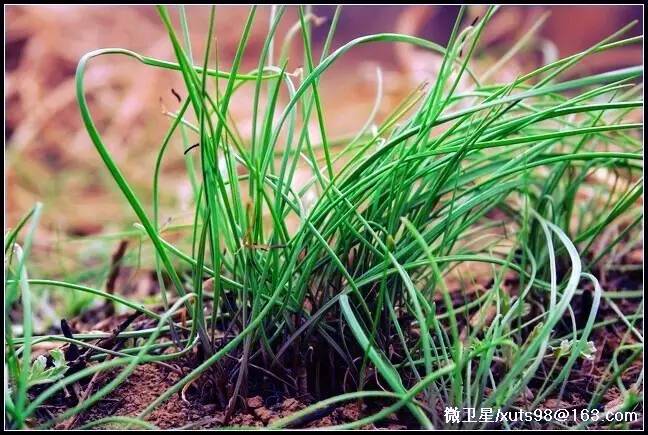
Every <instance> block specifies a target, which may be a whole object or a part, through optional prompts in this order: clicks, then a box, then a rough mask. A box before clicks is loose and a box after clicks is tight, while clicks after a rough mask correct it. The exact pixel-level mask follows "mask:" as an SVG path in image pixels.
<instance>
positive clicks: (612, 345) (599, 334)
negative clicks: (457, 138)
mask: <svg viewBox="0 0 648 435" xmlns="http://www.w3.org/2000/svg"><path fill="white" fill-rule="evenodd" d="M633 256H634V257H633ZM635 257H637V255H636V253H635V252H634V251H633V252H632V253H631V254H628V258H625V259H624V264H626V265H633V264H635V265H636V264H640V263H638V261H637V258H639V259H642V257H641V256H640V257H637V258H635ZM601 272H602V271H599V275H601V276H602V278H603V279H602V280H601V284H602V286H603V288H604V289H605V290H613V289H617V290H626V289H627V290H633V289H637V288H642V287H641V286H642V276H641V271H640V270H637V271H624V272H623V273H620V272H617V271H611V272H610V271H608V272H607V273H601ZM509 281H510V282H509ZM483 284H484V286H485V288H488V283H483ZM507 285H508V286H509V287H510V291H511V292H514V291H515V287H516V282H515V280H514V279H513V278H511V279H510V280H508V279H507ZM484 286H481V285H480V286H479V288H477V289H475V290H474V291H475V292H476V293H480V292H481V291H483V290H484ZM584 290H585V291H583V293H582V294H581V295H579V296H577V298H580V299H575V301H574V307H575V310H574V314H575V317H576V321H577V323H580V322H581V321H582V322H583V323H584V322H585V321H586V318H587V313H588V312H589V307H590V306H591V303H592V302H591V291H590V290H591V289H588V288H587V287H584ZM453 295H454V296H455V297H466V295H465V294H464V295H460V292H453ZM617 303H618V304H619V306H621V308H622V310H623V311H624V312H626V313H630V312H634V311H636V310H637V309H638V308H639V307H638V305H637V304H638V301H637V300H636V299H635V300H623V299H619V300H617ZM106 308H107V307H101V308H99V309H97V310H95V311H94V312H93V311H92V310H90V311H88V312H86V313H84V314H83V315H82V316H79V317H77V318H75V319H71V320H70V322H69V325H68V322H63V323H64V324H65V327H67V328H71V329H72V330H73V332H74V333H77V332H79V331H104V332H110V333H112V334H113V335H112V336H111V338H109V339H105V340H111V339H112V341H105V342H100V343H99V345H100V346H102V347H106V346H107V345H109V346H111V347H113V346H118V345H119V340H118V339H116V335H117V334H118V333H119V332H120V331H122V330H124V329H125V328H127V327H129V328H131V329H135V330H136V329H141V328H148V327H152V326H153V324H152V323H151V322H154V321H152V320H151V319H148V318H146V317H144V316H136V315H132V314H130V315H129V314H121V315H115V314H111V313H110V310H107V309H106ZM160 310H162V309H161V308H160ZM178 315H179V316H181V317H182V313H179V314H178ZM617 316H618V315H617V313H616V312H615V311H614V310H613V309H612V308H611V307H610V306H609V305H608V304H607V303H606V302H605V301H602V302H601V306H600V309H599V313H598V316H597V318H598V320H599V321H600V320H604V319H606V318H614V317H617ZM176 320H179V319H176ZM467 321H468V320H467V319H465V321H464V322H463V323H465V322H467ZM463 323H462V326H463ZM471 323H472V321H471ZM62 326H63V325H62ZM472 326H473V327H474V325H472ZM579 326H580V327H582V325H579ZM636 326H637V328H639V329H641V324H638V325H636ZM570 328H571V326H566V327H565V330H564V331H562V332H561V331H557V333H565V334H566V333H568V331H569V330H570ZM558 329H560V328H558ZM626 331H627V329H626V328H625V326H624V325H622V324H620V323H612V324H610V325H608V326H606V327H602V328H596V329H595V330H594V331H593V333H592V335H591V337H590V340H592V341H593V342H594V344H595V347H596V352H595V355H594V358H593V359H592V360H587V359H583V360H580V359H579V360H577V362H576V363H575V364H574V366H573V367H572V371H571V374H570V379H569V382H568V383H566V384H565V388H564V390H563V392H562V394H561V395H558V392H556V394H555V395H554V394H552V395H551V396H549V397H547V398H546V399H545V400H544V402H543V403H542V404H541V408H548V409H558V408H562V409H582V408H583V407H584V406H586V405H587V403H588V402H589V400H590V399H591V397H592V395H593V394H594V392H595V390H596V386H597V385H598V384H599V383H600V382H601V381H602V380H603V379H605V378H606V377H607V376H609V373H607V372H606V369H607V367H608V366H609V364H610V361H611V358H612V355H613V353H614V350H615V349H617V348H618V347H619V345H620V344H621V341H622V340H625V343H632V342H633V340H634V337H633V336H632V335H630V337H627V336H626V337H625V338H624V334H625V332H626ZM411 332H412V333H415V332H416V331H411ZM113 348H114V347H113ZM69 350H70V349H69V347H67V348H66V352H69ZM324 351H325V349H322V348H320V349H319V350H317V351H316V354H318V355H324V353H322V352H324ZM66 355H67V354H66ZM200 360H201V356H200V354H199V353H197V354H195V355H190V356H189V357H187V358H186V359H184V360H176V361H172V362H170V363H168V364H144V365H141V366H138V367H137V368H136V369H135V370H134V372H133V373H132V374H131V375H130V376H129V377H128V378H127V379H126V380H125V381H124V382H122V383H121V384H120V385H119V386H118V387H117V388H116V389H115V390H114V391H113V392H111V393H110V394H109V395H108V396H106V397H104V398H103V399H102V400H100V401H98V402H97V403H96V404H94V405H93V406H91V407H89V408H88V409H87V410H86V411H84V412H83V413H81V414H79V415H78V416H76V418H75V419H73V420H66V421H63V422H60V423H59V424H58V425H57V426H56V429H74V428H79V427H81V426H83V425H84V424H86V423H89V422H91V421H94V420H98V419H101V418H104V417H109V416H130V417H136V416H138V415H139V414H140V413H141V412H142V411H143V410H144V409H145V408H146V407H147V406H148V405H149V404H150V403H151V402H153V401H154V400H155V399H156V398H158V397H159V396H160V395H162V394H163V393H164V392H165V391H166V390H168V389H169V388H170V387H172V386H173V385H175V384H176V383H177V382H178V381H179V380H180V379H181V377H182V376H184V374H186V373H188V372H190V371H191V370H192V369H193V368H194V367H196V365H197V364H198V363H199V361H200ZM553 362H554V361H553V358H551V357H549V358H547V360H546V362H545V365H546V367H545V370H547V369H548V368H549V367H550V366H551V365H552V364H553ZM333 366H342V365H341V364H340V362H339V361H337V362H334V363H333ZM642 367H643V360H642V359H641V358H639V359H638V360H636V361H634V362H633V364H631V365H630V366H629V367H628V368H627V369H626V370H625V372H624V373H623V375H622V380H623V381H624V383H625V384H626V387H628V386H630V385H631V384H632V383H633V382H634V381H635V380H636V379H637V376H638V374H639V372H640V371H641V370H642ZM304 370H305V371H307V372H309V373H308V374H310V371H311V367H305V368H304ZM502 370H505V367H504V366H501V367H500V366H499V365H495V366H494V367H493V371H494V374H495V376H497V374H498V372H500V371H502ZM540 370H542V368H541V369H540ZM117 373H118V371H117V370H115V371H114V372H109V373H106V374H102V375H100V376H98V378H97V379H95V380H94V381H90V380H85V381H83V382H81V383H80V385H76V386H75V388H74V392H76V393H77V394H76V396H77V397H81V396H79V394H78V393H79V391H81V392H82V391H85V390H90V391H92V392H94V391H97V390H98V389H99V388H101V386H102V385H105V384H107V383H108V382H110V380H111V379H113V378H114V376H116V375H117ZM321 375H322V372H320V376H321ZM249 376H250V378H249V381H250V384H252V385H254V387H252V388H251V390H250V393H249V397H247V398H241V400H239V402H238V403H237V405H238V406H237V407H236V408H235V411H234V412H233V413H232V415H231V416H229V417H228V416H226V414H225V411H224V407H223V406H222V405H220V406H219V405H217V404H216V403H217V402H218V400H216V399H215V398H214V397H212V396H213V393H212V392H211V391H210V390H211V383H210V382H209V381H206V382H205V381H201V379H202V378H199V381H198V382H195V383H194V384H191V386H190V387H189V388H187V389H186V390H185V391H184V393H183V394H180V393H178V394H175V395H173V396H172V397H170V398H169V399H168V400H167V401H166V402H165V403H163V404H162V405H160V406H159V407H158V408H157V409H156V410H155V411H153V412H152V413H151V414H150V415H149V416H148V417H147V421H148V422H149V423H151V424H153V425H155V426H157V427H159V428H161V429H180V428H182V429H189V428H193V429H209V428H221V427H256V428H262V427H265V426H267V425H269V424H271V423H273V422H275V421H276V420H278V419H280V418H282V417H285V416H288V415H290V414H293V413H294V412H296V411H298V410H300V409H303V408H305V407H306V406H308V405H310V404H312V403H314V402H316V401H317V400H316V399H314V398H313V397H312V396H311V395H310V394H303V395H301V396H299V397H290V396H289V395H287V394H286V392H285V391H280V389H278V388H274V387H272V386H270V385H269V384H267V382H266V381H265V380H262V379H261V378H265V377H264V376H263V375H262V374H260V372H258V371H254V370H253V371H251V372H250V375H249ZM324 376H325V377H326V380H325V381H321V384H323V385H328V386H327V388H333V389H332V390H331V391H328V389H326V390H325V391H320V399H323V398H325V397H329V396H331V395H335V394H339V393H341V392H342V391H337V390H335V387H331V386H335V385H339V381H337V380H336V379H339V378H340V377H341V376H340V373H335V372H331V373H326V374H325V375H324ZM336 376H337V378H336ZM309 378H311V379H312V377H310V376H309ZM90 382H93V384H92V385H90ZM542 384H543V379H540V378H538V379H536V380H534V381H532V382H530V383H529V386H528V388H527V392H526V394H523V395H522V396H521V397H520V398H519V399H518V400H517V401H516V402H515V403H514V405H516V406H519V407H521V408H522V409H525V408H528V406H529V405H530V404H531V403H532V402H533V400H534V397H535V391H536V389H538V388H542ZM318 386H319V384H318ZM303 389H304V391H306V392H307V391H314V389H313V388H312V386H311V385H309V384H308V383H306V384H305V386H304V388H303ZM35 393H36V392H35ZM73 396H74V394H73ZM621 398H622V395H621V393H620V391H619V390H618V388H617V387H614V386H612V387H611V388H610V389H609V390H608V391H607V392H606V393H605V394H604V395H603V397H602V399H601V404H600V410H608V409H611V408H613V407H615V406H616V405H618V403H619V401H620V400H621ZM75 404H76V400H71V399H70V394H69V392H67V393H66V394H63V393H61V394H59V395H58V396H57V397H55V398H53V399H52V400H50V401H49V402H48V403H47V404H46V405H45V406H43V407H42V409H40V410H39V412H38V420H39V423H44V422H45V421H48V420H50V419H52V418H53V417H55V416H56V415H58V414H60V413H62V412H64V411H65V410H66V409H68V408H69V407H71V406H74V405H75ZM383 406H385V404H381V403H370V402H364V403H361V402H349V403H345V404H343V405H341V406H338V407H330V408H328V409H323V410H321V411H319V412H318V413H317V414H314V415H311V416H309V417H307V419H304V420H301V421H298V422H296V423H294V424H293V425H292V426H291V427H294V428H318V427H327V426H333V425H340V424H344V423H348V422H354V421H357V420H359V419H361V418H362V417H365V416H368V415H371V414H374V413H375V412H377V411H378V410H380V409H381V408H382V407H383ZM638 424H641V422H638ZM416 427H417V425H416V422H414V421H412V419H411V417H410V416H409V414H408V413H407V412H405V411H403V412H402V413H399V414H395V415H392V416H390V417H388V418H386V419H384V420H383V421H381V422H379V423H377V424H376V426H374V425H370V426H368V427H366V428H365V429H405V428H416ZM591 427H594V426H591ZM95 428H97V427H95ZM98 428H102V429H111V425H110V424H107V425H104V426H101V427H98ZM114 428H116V427H114Z"/></svg>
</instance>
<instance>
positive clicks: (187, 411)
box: [55, 364, 407, 429]
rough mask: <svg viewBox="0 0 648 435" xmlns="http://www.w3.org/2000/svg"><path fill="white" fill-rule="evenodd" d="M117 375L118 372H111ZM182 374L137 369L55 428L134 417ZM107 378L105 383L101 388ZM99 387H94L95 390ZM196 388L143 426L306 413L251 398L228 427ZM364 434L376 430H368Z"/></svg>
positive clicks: (315, 422)
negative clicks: (98, 399) (75, 417)
mask: <svg viewBox="0 0 648 435" xmlns="http://www.w3.org/2000/svg"><path fill="white" fill-rule="evenodd" d="M115 374H116V373H115ZM179 378H180V374H179V373H178V372H177V371H175V370H172V369H170V368H168V367H164V366H161V365H157V364H143V365H141V366H138V367H137V368H136V369H135V371H134V372H133V374H132V375H131V376H129V377H128V378H127V380H126V381H124V382H123V383H122V384H121V385H120V386H119V387H117V388H116V389H115V390H114V391H113V392H112V393H111V394H110V395H109V396H108V397H105V398H103V399H102V400H100V401H99V402H97V403H96V404H95V405H93V406H92V407H90V408H89V409H88V410H86V411H85V412H83V413H82V414H80V415H79V416H78V417H77V419H76V420H75V422H74V425H72V426H69V423H68V422H67V421H66V422H62V423H59V424H58V425H57V426H56V427H55V428H56V429H66V428H70V429H74V428H78V427H81V426H83V425H84V424H86V423H88V422H91V421H94V420H98V419H101V418H104V417H109V416H131V417H135V416H137V415H138V414H139V413H140V412H142V411H143V410H144V409H145V408H146V407H147V406H148V405H149V404H150V403H151V402H152V401H154V400H155V399H156V398H158V397H159V396H160V395H161V394H162V393H163V392H164V391H165V390H167V389H168V388H170V387H171V386H173V385H174V384H175V383H176V382H177V381H178V380H179ZM108 381H109V379H105V381H104V383H106V382H108ZM99 387H100V385H97V388H99ZM198 395H199V392H197V391H195V388H192V389H190V391H189V392H187V394H186V395H185V397H184V398H183V397H182V395H181V394H176V395H173V396H172V397H171V398H169V400H167V401H166V402H165V403H164V404H162V405H160V406H159V407H158V408H157V409H156V410H155V411H154V412H152V413H151V414H150V415H149V416H148V418H147V421H148V422H149V423H151V424H153V425H155V426H157V427H158V428H160V429H180V428H182V429H209V428H219V427H224V426H228V427H256V428H261V427H264V426H267V425H269V424H271V423H273V422H275V421H276V420H278V419H280V418H282V417H285V416H288V415H290V414H293V413H294V412H296V411H299V410H300V409H303V408H305V407H306V406H307V405H308V403H305V402H304V401H301V400H298V399H295V398H284V399H283V400H280V401H279V402H277V403H275V404H274V405H267V402H268V398H266V399H264V398H262V397H261V396H253V397H249V398H247V399H246V400H245V407H244V408H242V409H239V410H238V411H237V412H236V413H234V414H233V415H232V417H231V418H230V419H229V420H228V421H227V422H226V421H225V413H224V412H223V411H222V410H218V409H217V407H216V405H214V404H206V403H202V402H201V400H200V398H199V397H198ZM365 409H366V406H362V405H361V404H359V403H355V402H354V403H348V404H345V405H342V406H339V407H334V408H332V409H327V410H324V412H320V413H319V415H318V416H317V418H314V419H309V420H308V421H302V422H300V423H297V424H295V425H293V427H302V428H315V427H323V426H332V425H338V424H343V423H348V422H352V421H356V420H358V419H360V418H361V417H363V416H364V412H363V410H365ZM115 428H116V427H112V425H111V424H106V425H103V426H98V427H94V429H115ZM384 428H386V429H404V428H407V425H406V424H403V423H400V422H399V418H398V416H393V417H392V418H389V419H387V422H386V423H385V425H384ZM365 429H376V427H375V426H373V425H369V426H367V427H365Z"/></svg>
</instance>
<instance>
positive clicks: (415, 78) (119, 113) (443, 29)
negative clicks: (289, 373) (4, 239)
mask: <svg viewBox="0 0 648 435" xmlns="http://www.w3.org/2000/svg"><path fill="white" fill-rule="evenodd" d="M333 11H334V7H332V6H315V7H314V8H313V13H314V14H315V15H317V16H321V17H327V18H330V17H331V16H332V15H333ZM457 11H458V8H457V7H455V6H382V5H381V6H348V7H344V8H343V11H342V15H341V19H340V22H339V26H338V31H337V33H336V37H335V39H334V42H333V46H334V48H336V47H339V46H340V45H341V44H343V43H344V42H346V41H348V40H350V39H352V38H355V37H358V36H360V35H364V34H369V33H378V32H401V33H408V34H413V35H417V36H421V37H425V38H428V39H431V40H433V41H435V42H438V43H441V44H444V43H445V42H446V41H447V39H448V35H449V32H450V30H451V27H452V25H453V22H454V18H455V17H456V14H457ZM247 12H248V8H247V7H243V6H222V7H217V9H216V35H217V38H216V40H217V44H218V50H219V58H220V61H221V67H222V68H225V67H226V66H227V64H228V62H229V61H231V58H232V56H233V53H234V50H235V48H236V44H237V43H238V38H239V36H240V33H241V29H242V25H243V22H244V20H245V18H246V16H247ZM547 12H548V13H549V15H548V16H546V17H544V14H545V13H547ZM187 13H188V19H189V23H190V27H191V35H192V41H193V44H194V53H200V55H199V56H200V57H202V49H203V48H202V47H203V45H204V42H205V41H204V35H205V33H206V29H207V25H208V16H209V9H208V7H205V6H191V7H188V8H187ZM269 13H270V9H269V7H265V6H264V7H260V8H259V11H258V13H257V17H256V21H255V25H254V28H253V31H252V36H251V44H250V46H249V48H248V50H247V51H246V55H245V57H244V69H252V68H254V67H255V66H256V62H257V59H256V58H255V56H256V54H258V52H259V49H260V46H261V44H262V42H263V37H264V35H265V32H266V31H267V26H268V20H269ZM482 13H483V7H482V6H471V7H469V9H468V13H467V17H466V20H467V21H468V20H471V19H472V18H474V17H476V16H479V15H480V14H482ZM174 17H175V18H176V20H177V15H176V16H174ZM543 17H544V18H546V21H545V22H544V23H543V25H542V27H541V28H540V30H539V31H538V33H537V34H536V35H535V36H534V37H533V38H532V40H530V41H529V44H528V46H527V47H526V48H525V49H524V50H521V51H520V53H519V54H518V55H516V56H515V57H514V58H513V59H511V60H510V61H508V62H506V64H505V65H504V66H503V67H502V68H501V69H498V71H495V72H494V73H493V76H492V80H494V81H506V80H510V79H512V78H514V77H515V76H516V75H518V74H519V73H520V72H524V71H528V70H530V69H531V68H533V67H535V66H537V65H539V64H541V63H543V62H547V61H550V60H552V59H555V58H557V57H560V56H565V55H569V54H573V53H576V52H578V51H581V50H583V49H586V48H588V47H590V46H591V45H592V44H595V43H596V42H598V41H600V40H601V39H603V38H605V37H607V36H609V35H610V34H612V33H614V32H615V31H617V30H618V29H619V28H621V27H622V26H624V25H626V24H627V23H629V22H631V21H632V20H638V24H637V25H635V26H634V27H633V28H632V29H630V30H629V31H628V32H627V33H626V35H625V36H632V35H640V34H642V29H643V7H642V6H551V7H546V6H511V7H503V8H502V9H501V10H500V11H499V12H498V13H497V14H496V16H495V18H494V20H493V21H492V23H491V24H490V25H489V26H488V30H487V32H486V34H485V35H484V39H483V42H482V43H481V45H480V47H479V53H478V56H477V58H476V59H475V61H474V62H475V64H474V65H473V66H474V68H475V69H476V70H478V71H487V70H488V68H489V66H492V65H493V64H494V63H495V62H496V61H497V59H498V58H499V57H500V56H502V55H503V54H504V53H506V51H507V50H508V49H509V48H510V47H511V46H513V45H514V44H515V43H516V42H517V41H519V40H520V39H521V38H523V37H524V35H525V34H526V33H527V32H528V31H529V29H531V28H532V27H533V25H534V23H536V22H537V21H538V20H541V19H544V18H543ZM5 20H6V21H5V23H6V24H5V26H6V27H5V107H6V112H5V113H6V115H5V116H6V118H5V151H6V158H5V172H6V175H5V177H6V182H7V187H6V202H5V217H6V218H7V224H6V225H8V226H11V225H12V224H14V223H15V222H16V220H17V219H18V218H19V217H20V216H21V215H22V214H23V213H25V212H26V211H27V210H29V208H30V207H31V206H32V205H33V204H34V202H36V201H42V202H44V204H45V213H44V218H43V221H42V228H43V229H42V231H43V234H44V236H43V238H41V239H40V240H41V241H43V243H46V242H47V240H49V241H51V240H54V239H58V238H59V237H70V236H77V235H87V234H95V233H99V232H103V231H110V230H112V231H114V230H117V229H121V228H124V227H125V226H126V225H127V224H128V223H130V222H133V221H134V220H135V219H134V216H133V215H132V214H131V212H130V211H129V209H128V207H127V205H126V204H125V201H123V199H122V198H121V195H120V193H119V192H118V191H117V188H116V187H115V186H114V185H113V183H112V180H111V179H110V177H109V175H108V173H107V171H106V170H105V168H104V167H103V165H102V164H101V162H100V160H99V158H98V156H97V154H96V152H95V150H94V147H93V146H92V144H91V142H90V140H89V138H88V137H87V135H86V132H85V129H84V128H83V126H82V123H81V120H80V117H79V113H78V109H77V107H76V101H75V95H74V72H75V68H76V65H77V62H78V60H79V58H80V57H81V56H82V55H83V54H84V53H86V52H88V51H91V50H94V49H97V48H104V47H123V48H128V49H131V50H134V51H136V52H139V53H141V54H145V55H148V56H152V57H157V58H162V59H169V60H171V59H173V53H172V49H171V45H170V43H169V40H168V36H167V35H166V33H165V31H164V28H163V26H162V24H161V22H160V20H159V17H158V15H157V12H156V11H155V8H154V7H152V6H76V5H71V6H6V7H5ZM296 22H297V13H296V10H295V8H294V7H290V8H289V10H288V11H287V13H286V15H285V16H284V18H283V20H282V25H281V27H280V30H279V35H280V36H279V38H281V35H282V34H285V32H286V31H287V30H288V29H289V28H290V27H291V26H292V25H293V24H295V23H296ZM176 24H177V21H176ZM327 30H328V23H326V22H325V23H324V24H321V25H320V26H316V27H315V28H314V40H315V42H316V43H317V44H320V45H321V43H322V41H323V39H324V38H325V36H326V33H327ZM293 46H294V47H293V49H292V51H291V53H292V54H291V62H292V63H291V65H289V68H297V67H299V66H300V65H301V53H300V47H301V44H300V42H299V40H296V41H295V43H294V44H293ZM438 61H439V59H438V56H434V55H431V54H429V53H423V52H421V51H418V50H416V49H412V48H408V47H404V46H400V45H372V46H367V47H361V48H359V49H357V50H353V51H352V52H351V53H350V54H349V55H347V56H345V57H344V58H343V59H342V61H341V62H339V63H338V64H336V65H335V66H334V67H333V68H332V69H331V71H330V72H328V73H327V74H326V75H325V76H324V79H323V81H322V86H323V95H324V102H325V112H326V119H327V127H329V128H330V130H331V132H332V134H333V135H336V134H345V133H352V132H353V130H354V129H355V128H358V127H359V126H360V125H362V123H363V122H364V119H365V118H366V114H367V113H368V112H369V111H370V109H371V105H372V103H373V98H374V94H375V87H376V79H375V65H376V64H378V65H380V66H381V68H382V69H383V74H384V77H385V98H384V100H383V107H382V108H383V109H385V110H386V109H388V108H389V107H390V105H391V106H393V105H394V104H396V102H397V101H399V97H402V96H403V95H405V94H406V93H407V92H409V91H411V90H412V89H413V88H414V87H415V86H416V85H417V84H418V83H420V81H421V80H424V79H427V80H433V79H434V65H435V64H436V63H438ZM642 63H643V61H642V50H641V46H639V45H634V46H630V47H623V48H620V49H618V50H613V51H611V52H609V53H605V54H603V55H597V56H593V57H592V58H591V59H590V60H588V61H586V62H583V63H581V64H579V65H578V67H576V68H574V69H572V70H570V71H569V72H568V74H567V76H566V77H569V76H577V75H579V74H582V73H584V72H585V71H587V72H592V71H599V70H600V71H603V70H606V69H613V68H621V67H625V66H629V65H637V64H642ZM86 83H87V84H86V87H87V93H88V98H89V101H90V104H91V108H92V110H93V114H94V116H95V117H96V119H97V120H98V121H97V122H98V126H99V127H100V129H101V131H102V133H103V134H104V138H105V141H106V143H107V144H108V145H109V147H110V149H111V151H112V152H113V153H114V157H115V159H116V160H117V162H118V163H119V164H120V165H122V167H123V168H124V172H125V173H126V175H127V177H128V179H129V181H130V182H131V183H132V184H133V186H134V187H135V188H136V189H137V191H138V192H139V193H141V195H142V197H143V198H148V197H150V189H151V177H152V175H151V174H152V168H153V164H154V159H155V156H156V153H157V150H158V147H159V144H160V142H161V140H162V137H163V136H164V134H165V132H166V129H167V128H168V125H169V119H168V117H165V116H164V115H163V114H162V113H161V110H160V105H161V104H163V105H165V107H169V108H173V109H175V108H176V106H177V102H176V101H175V99H174V98H173V95H171V93H170V89H171V87H174V88H175V89H178V90H180V89H182V81H181V77H180V76H179V74H175V73H173V72H169V71H160V70H155V69H151V68H147V67H145V66H142V65H140V64H138V63H137V62H135V61H133V60H131V59H124V58H110V59H99V60H97V61H95V62H93V64H92V66H91V67H90V70H89V72H88V75H87V78H86ZM180 92H181V93H182V91H180ZM244 92H248V91H244ZM249 92H251V91H249ZM246 95H248V96H249V95H250V94H245V93H243V94H242V96H241V98H239V100H237V105H235V106H234V107H233V113H234V116H235V118H236V120H237V122H239V123H241V124H242V125H245V123H246V117H248V118H249V113H250V107H249V106H250V102H249V99H248V100H247V101H246V98H245V96H246ZM247 122H248V123H249V119H247ZM174 149H175V154H173V153H172V154H171V155H170V157H169V160H168V161H167V163H166V164H165V166H164V178H165V182H164V183H165V184H164V186H163V187H164V192H165V197H164V198H163V205H164V206H165V207H166V209H165V210H166V212H167V213H168V214H169V215H171V216H176V215H180V214H182V213H183V212H185V211H187V210H183V207H182V198H183V195H184V196H186V193H187V191H188V190H187V181H186V179H185V177H184V166H183V162H182V153H181V152H180V150H179V148H177V147H176V148H174Z"/></svg>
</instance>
